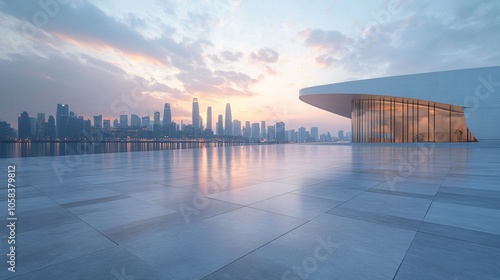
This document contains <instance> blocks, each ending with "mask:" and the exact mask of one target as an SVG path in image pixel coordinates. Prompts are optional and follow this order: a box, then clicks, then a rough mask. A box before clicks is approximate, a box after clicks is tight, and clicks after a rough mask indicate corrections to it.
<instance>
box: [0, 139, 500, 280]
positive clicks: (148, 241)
mask: <svg viewBox="0 0 500 280" xmlns="http://www.w3.org/2000/svg"><path fill="white" fill-rule="evenodd" d="M9 165H15V166H16V171H15V176H16V182H15V189H16V207H15V217H16V218H17V220H16V229H15V240H16V244H15V245H16V257H15V261H16V263H15V265H16V267H15V270H16V272H15V273H13V272H10V271H8V270H7V269H8V267H9V264H8V263H7V260H8V257H7V254H8V253H9V248H8V247H7V245H6V241H7V240H8V237H9V234H10V233H9V231H8V230H7V229H6V227H5V225H3V226H2V227H3V228H4V230H2V231H1V233H0V234H1V235H0V241H1V242H0V243H1V247H0V248H1V255H2V258H1V263H2V266H1V271H0V279H10V278H12V279H202V278H205V279H450V280H462V279H499V278H500V143H455V144H453V143H451V144H418V145H417V144H388V145H377V144H345V145H307V144H287V145H264V146H236V147H217V148H206V149H190V150H167V151H150V152H129V153H110V154H86V155H73V156H62V157H30V158H3V159H0V166H1V168H0V170H2V173H1V174H0V180H2V184H1V185H0V186H1V187H0V191H1V192H2V195H1V196H0V197H1V200H0V209H1V210H0V211H1V212H2V213H7V208H8V205H7V200H6V199H7V174H8V171H7V170H8V166H9ZM1 217H2V223H4V224H8V221H7V216H6V215H5V214H2V215H1Z"/></svg>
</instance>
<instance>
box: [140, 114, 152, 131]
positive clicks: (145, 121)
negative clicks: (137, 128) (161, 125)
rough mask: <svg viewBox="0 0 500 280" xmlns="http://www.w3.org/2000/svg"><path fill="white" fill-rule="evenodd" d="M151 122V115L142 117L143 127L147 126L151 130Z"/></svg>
mask: <svg viewBox="0 0 500 280" xmlns="http://www.w3.org/2000/svg"><path fill="white" fill-rule="evenodd" d="M150 123H151V120H150V119H149V116H145V117H142V127H146V128H147V129H148V130H149V125H150Z"/></svg>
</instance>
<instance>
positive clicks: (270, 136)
mask: <svg viewBox="0 0 500 280" xmlns="http://www.w3.org/2000/svg"><path fill="white" fill-rule="evenodd" d="M267 140H268V141H276V128H275V126H274V125H270V126H268V127H267Z"/></svg>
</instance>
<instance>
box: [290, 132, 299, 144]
mask: <svg viewBox="0 0 500 280" xmlns="http://www.w3.org/2000/svg"><path fill="white" fill-rule="evenodd" d="M298 139H299V134H298V133H297V131H295V129H291V130H290V140H288V141H292V142H297V141H298Z"/></svg>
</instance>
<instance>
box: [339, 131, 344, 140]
mask: <svg viewBox="0 0 500 280" xmlns="http://www.w3.org/2000/svg"><path fill="white" fill-rule="evenodd" d="M338 134H339V135H338V136H339V137H338V138H339V139H340V140H344V131H343V130H339V133H338Z"/></svg>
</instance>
